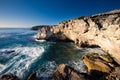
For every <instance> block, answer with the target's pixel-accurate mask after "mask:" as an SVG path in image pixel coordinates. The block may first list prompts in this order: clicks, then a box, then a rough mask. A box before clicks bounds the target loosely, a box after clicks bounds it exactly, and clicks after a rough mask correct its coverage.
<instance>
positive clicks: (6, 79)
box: [0, 73, 20, 80]
mask: <svg viewBox="0 0 120 80" xmlns="http://www.w3.org/2000/svg"><path fill="white" fill-rule="evenodd" d="M0 80H20V79H19V78H18V77H17V76H16V75H14V74H12V73H7V74H5V75H3V76H2V77H1V78H0Z"/></svg>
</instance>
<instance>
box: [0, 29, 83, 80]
mask: <svg viewBox="0 0 120 80" xmlns="http://www.w3.org/2000/svg"><path fill="white" fill-rule="evenodd" d="M36 33H37V31H31V30H30V29H26V28H25V29H11V28H9V29H4V28H3V29H1V28H0V76H1V75H3V74H5V73H8V72H11V73H13V74H15V75H17V76H18V77H19V78H20V79H21V80H24V79H25V78H26V77H27V76H28V75H29V74H30V73H32V72H37V79H38V80H49V79H50V77H51V75H52V73H53V72H54V71H55V69H56V67H57V66H58V65H59V64H61V63H64V64H68V65H70V66H72V67H74V68H75V69H76V70H79V71H84V69H83V68H82V67H83V66H84V65H83V62H82V61H81V55H82V54H83V52H84V50H80V49H77V48H76V47H75V46H74V44H72V43H62V42H39V41H36V39H35V35H36ZM11 50H12V51H13V52H11V53H7V51H11Z"/></svg>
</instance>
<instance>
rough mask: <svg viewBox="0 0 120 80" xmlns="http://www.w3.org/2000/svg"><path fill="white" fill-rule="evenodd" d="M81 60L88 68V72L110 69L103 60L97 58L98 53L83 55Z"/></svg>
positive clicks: (104, 71)
mask: <svg viewBox="0 0 120 80" xmlns="http://www.w3.org/2000/svg"><path fill="white" fill-rule="evenodd" d="M83 62H84V63H85V65H86V66H87V68H88V72H91V71H99V72H103V73H110V71H111V69H110V67H109V66H108V65H106V64H105V63H104V62H103V61H101V60H100V59H99V58H98V55H97V56H96V55H95V54H90V55H84V56H83Z"/></svg>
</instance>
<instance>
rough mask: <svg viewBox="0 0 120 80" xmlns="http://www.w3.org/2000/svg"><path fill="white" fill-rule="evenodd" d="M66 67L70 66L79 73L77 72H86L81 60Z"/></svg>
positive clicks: (71, 62)
mask: <svg viewBox="0 0 120 80" xmlns="http://www.w3.org/2000/svg"><path fill="white" fill-rule="evenodd" d="M68 65H70V66H71V67H73V68H74V69H75V70H77V71H79V72H83V73H85V72H87V69H86V67H85V65H84V63H83V61H82V60H79V61H70V62H69V63H68Z"/></svg>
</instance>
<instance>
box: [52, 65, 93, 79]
mask: <svg viewBox="0 0 120 80" xmlns="http://www.w3.org/2000/svg"><path fill="white" fill-rule="evenodd" d="M52 80H91V78H90V76H88V75H87V74H85V73H79V72H77V71H76V70H74V69H73V68H71V67H69V66H67V65H65V64H61V65H59V67H58V68H57V71H56V72H55V73H54V74H53V75H52Z"/></svg>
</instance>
